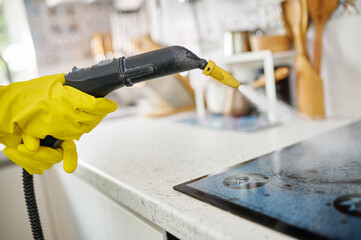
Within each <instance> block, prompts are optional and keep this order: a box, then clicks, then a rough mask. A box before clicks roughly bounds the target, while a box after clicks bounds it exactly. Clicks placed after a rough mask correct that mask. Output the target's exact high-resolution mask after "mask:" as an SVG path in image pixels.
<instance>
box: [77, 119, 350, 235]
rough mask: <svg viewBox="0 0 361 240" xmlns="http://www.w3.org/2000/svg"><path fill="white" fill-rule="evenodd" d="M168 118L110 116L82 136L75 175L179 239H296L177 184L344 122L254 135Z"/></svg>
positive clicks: (299, 123) (307, 123)
mask: <svg viewBox="0 0 361 240" xmlns="http://www.w3.org/2000/svg"><path fill="white" fill-rule="evenodd" d="M185 116H186V115H177V116H173V117H168V118H162V119H144V118H138V117H129V118H122V119H109V120H106V121H103V122H102V123H101V124H100V125H99V126H97V127H96V128H95V129H94V130H93V131H92V132H91V134H87V135H84V136H83V137H82V139H81V140H80V141H79V142H78V144H77V147H78V153H79V158H80V159H81V160H80V164H79V167H78V170H77V171H76V174H77V175H79V176H80V177H81V178H83V179H84V180H86V181H87V182H89V183H90V184H92V185H93V186H95V187H96V188H98V189H99V190H100V191H102V192H103V193H104V194H106V195H107V196H109V197H110V198H112V199H113V200H115V201H116V202H118V203H120V204H121V205H123V206H126V207H127V208H129V209H130V210H131V211H133V212H134V213H136V214H139V215H141V216H142V217H144V218H146V219H148V220H149V221H151V222H153V223H155V224H156V225H158V226H160V227H161V228H163V229H164V230H166V231H168V232H170V233H171V234H173V235H175V236H176V237H178V238H180V239H197V240H198V239H240V237H242V239H289V236H286V235H283V234H281V233H279V232H276V231H274V230H272V229H270V228H267V227H264V226H262V225H259V224H257V223H254V222H251V221H248V220H246V219H243V218H241V217H238V216H235V215H233V214H231V213H228V212H226V211H223V210H220V209H218V208H216V207H213V206H211V205H209V204H207V203H204V202H201V201H199V200H196V199H194V198H191V197H189V196H187V195H184V194H182V193H180V192H177V191H175V190H173V186H175V185H178V184H180V183H183V182H186V181H189V180H192V179H194V178H197V177H201V176H203V175H206V174H209V173H213V172H216V171H220V170H222V169H224V168H227V167H229V166H232V165H235V164H238V163H241V162H243V161H247V160H250V159H252V158H255V157H257V156H261V155H264V154H266V153H270V152H272V151H275V150H277V149H280V148H283V147H285V146H289V145H292V144H294V143H297V142H299V141H302V140H304V139H307V138H310V137H313V136H316V135H319V134H322V133H324V132H327V131H329V130H331V129H335V128H338V127H341V126H344V125H346V124H348V123H350V122H352V120H327V121H318V122H312V121H302V120H297V121H294V122H292V123H289V124H286V125H280V126H276V127H273V128H270V129H266V130H262V131H259V132H254V133H245V132H239V131H230V130H216V129H209V128H201V127H197V126H191V125H186V124H184V123H178V122H176V120H177V119H179V118H184V117H185Z"/></svg>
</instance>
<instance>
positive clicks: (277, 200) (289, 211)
mask: <svg viewBox="0 0 361 240" xmlns="http://www.w3.org/2000/svg"><path fill="white" fill-rule="evenodd" d="M174 189H175V190H178V191H181V192H183V193H185V194H187V195H190V196H192V197H195V198H197V199H199V200H202V201H205V202H207V203H210V204H212V205H214V206H217V207H219V208H222V209H224V210H227V211H230V212H232V213H234V214H236V215H239V216H241V217H245V218H248V219H250V220H252V221H255V222H257V223H260V224H263V225H266V226H268V227H271V228H273V229H275V230H278V231H281V232H283V233H286V234H289V235H291V236H294V237H297V238H307V239H309V238H326V239H361V122H357V123H355V124H352V125H349V126H347V127H344V128H341V129H337V130H334V131H332V132H329V133H326V134H324V135H321V136H318V137H315V138H313V139H310V140H307V141H304V142H301V143H298V144H295V145H293V146H290V147H287V148H284V149H281V150H279V151H276V152H273V153H271V154H268V155H265V156H262V157H259V158H256V159H253V160H251V161H248V162H245V163H242V164H239V165H236V166H234V167H231V168H228V169H225V170H224V171H222V172H217V173H216V174H210V175H207V176H203V177H200V178H198V179H195V180H192V181H189V182H186V183H183V184H180V185H178V186H175V187H174Z"/></svg>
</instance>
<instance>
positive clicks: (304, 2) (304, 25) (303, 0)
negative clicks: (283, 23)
mask: <svg viewBox="0 0 361 240" xmlns="http://www.w3.org/2000/svg"><path fill="white" fill-rule="evenodd" d="M300 4H301V39H302V43H303V48H304V49H305V55H306V57H307V59H308V51H307V47H306V34H307V28H308V8H307V0H300Z"/></svg>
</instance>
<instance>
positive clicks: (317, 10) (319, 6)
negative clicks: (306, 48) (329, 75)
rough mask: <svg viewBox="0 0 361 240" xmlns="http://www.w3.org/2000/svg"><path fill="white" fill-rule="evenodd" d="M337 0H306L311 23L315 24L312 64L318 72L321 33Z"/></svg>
mask: <svg viewBox="0 0 361 240" xmlns="http://www.w3.org/2000/svg"><path fill="white" fill-rule="evenodd" d="M338 2H339V0H308V11H309V12H310V15H311V18H312V21H313V25H314V26H315V40H314V45H313V66H314V67H315V70H316V72H317V73H320V68H321V57H322V33H323V28H324V27H325V24H326V21H327V19H328V18H329V17H330V15H331V14H332V13H333V12H334V11H335V9H336V8H337V6H338V4H339V3H338Z"/></svg>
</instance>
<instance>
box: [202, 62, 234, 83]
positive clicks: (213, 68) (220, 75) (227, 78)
mask: <svg viewBox="0 0 361 240" xmlns="http://www.w3.org/2000/svg"><path fill="white" fill-rule="evenodd" d="M203 74H204V75H207V76H211V77H212V78H214V79H216V80H218V81H220V82H221V83H223V84H225V85H228V86H230V87H234V88H238V87H239V85H240V83H239V82H238V81H237V80H236V79H235V78H234V77H232V75H231V74H229V73H228V72H226V71H225V70H223V69H222V68H220V67H218V66H217V65H216V64H215V63H214V62H213V61H212V60H209V61H208V64H207V66H206V67H205V68H204V70H203Z"/></svg>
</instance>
